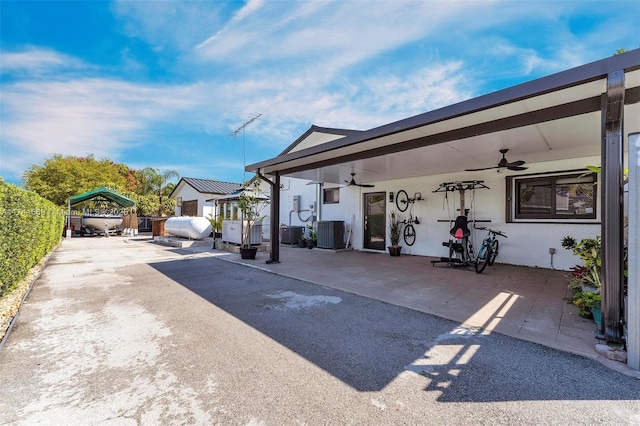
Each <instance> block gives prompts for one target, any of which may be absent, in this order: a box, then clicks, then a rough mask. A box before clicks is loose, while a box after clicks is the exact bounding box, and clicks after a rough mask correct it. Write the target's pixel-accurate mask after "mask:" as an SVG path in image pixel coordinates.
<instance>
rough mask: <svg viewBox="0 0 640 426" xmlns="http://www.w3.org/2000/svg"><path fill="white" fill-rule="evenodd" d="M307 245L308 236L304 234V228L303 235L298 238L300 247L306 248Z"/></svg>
mask: <svg viewBox="0 0 640 426" xmlns="http://www.w3.org/2000/svg"><path fill="white" fill-rule="evenodd" d="M306 246H307V237H305V235H304V228H303V229H302V235H300V238H299V239H298V247H300V248H305V247H306Z"/></svg>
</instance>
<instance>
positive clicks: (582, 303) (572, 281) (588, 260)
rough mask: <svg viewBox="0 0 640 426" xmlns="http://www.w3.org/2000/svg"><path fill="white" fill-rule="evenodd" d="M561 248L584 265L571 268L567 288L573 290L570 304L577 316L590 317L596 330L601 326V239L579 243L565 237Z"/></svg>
mask: <svg viewBox="0 0 640 426" xmlns="http://www.w3.org/2000/svg"><path fill="white" fill-rule="evenodd" d="M561 245H562V247H563V248H565V249H567V250H571V251H572V252H573V254H575V255H576V256H578V257H580V259H582V260H583V261H584V265H577V266H575V267H573V268H572V272H571V273H570V274H569V275H568V276H567V278H569V288H570V289H572V290H574V291H575V293H574V295H573V300H572V303H573V304H574V305H576V306H577V307H578V315H580V316H583V317H591V315H593V319H594V320H595V322H596V324H597V325H598V328H600V324H601V319H602V318H601V316H602V313H601V296H600V288H601V286H602V284H601V277H602V258H601V250H600V248H601V238H600V236H596V237H594V238H584V239H582V240H580V242H578V241H576V240H575V238H573V237H570V236H566V237H564V238H563V239H562V244H561Z"/></svg>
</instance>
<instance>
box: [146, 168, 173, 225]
mask: <svg viewBox="0 0 640 426" xmlns="http://www.w3.org/2000/svg"><path fill="white" fill-rule="evenodd" d="M140 175H141V176H142V186H141V192H142V194H141V195H151V194H158V201H159V202H158V216H162V214H163V213H164V212H165V211H166V210H168V209H167V207H168V206H165V204H164V203H163V197H168V195H169V194H170V193H171V190H173V187H175V185H174V184H170V183H169V184H168V183H167V181H168V180H169V179H171V178H174V177H175V178H177V177H179V176H180V175H179V174H178V172H176V171H175V170H165V171H163V172H160V171H159V170H158V169H154V168H152V167H147V168H145V169H142V170H141V171H140ZM167 191H169V192H167Z"/></svg>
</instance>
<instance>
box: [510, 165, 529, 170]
mask: <svg viewBox="0 0 640 426" xmlns="http://www.w3.org/2000/svg"><path fill="white" fill-rule="evenodd" d="M507 169H509V170H514V171H519V170H527V169H528V167H522V166H512V165H509V166H508V167H507Z"/></svg>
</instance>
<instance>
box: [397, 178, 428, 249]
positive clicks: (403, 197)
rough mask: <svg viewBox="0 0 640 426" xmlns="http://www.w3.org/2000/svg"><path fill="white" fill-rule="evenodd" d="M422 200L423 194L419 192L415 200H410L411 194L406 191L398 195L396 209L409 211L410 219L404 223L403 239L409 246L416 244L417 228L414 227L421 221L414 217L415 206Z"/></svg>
mask: <svg viewBox="0 0 640 426" xmlns="http://www.w3.org/2000/svg"><path fill="white" fill-rule="evenodd" d="M420 200H422V194H421V193H419V192H416V193H415V194H414V196H413V198H409V194H407V191H405V190H404V189H401V190H400V191H398V193H397V194H396V207H397V208H398V210H399V211H401V212H405V211H407V209H409V219H405V220H403V221H402V223H403V225H404V230H403V232H402V237H403V238H404V243H405V244H406V245H408V246H412V245H413V244H415V242H416V228H415V227H414V226H413V225H414V224H415V225H420V220H419V219H418V218H417V217H416V216H414V215H413V204H414V203H415V202H416V201H420Z"/></svg>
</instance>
